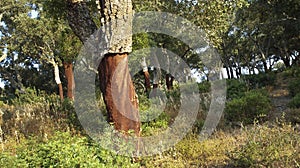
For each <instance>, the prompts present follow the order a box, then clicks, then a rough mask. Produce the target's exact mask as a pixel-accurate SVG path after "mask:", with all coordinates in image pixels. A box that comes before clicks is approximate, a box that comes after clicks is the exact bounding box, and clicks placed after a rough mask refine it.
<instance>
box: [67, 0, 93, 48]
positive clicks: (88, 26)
mask: <svg viewBox="0 0 300 168" xmlns="http://www.w3.org/2000/svg"><path fill="white" fill-rule="evenodd" d="M67 5H68V6H67V8H68V21H69V25H70V27H71V29H72V30H73V32H74V33H75V34H76V36H78V38H79V39H80V40H81V41H82V42H83V43H84V42H85V41H86V40H87V39H88V38H89V37H90V36H91V35H92V34H93V33H94V32H95V31H96V30H97V26H96V24H95V22H94V21H93V19H92V17H91V15H90V12H89V9H88V7H87V5H86V3H85V1H84V0H68V1H67Z"/></svg>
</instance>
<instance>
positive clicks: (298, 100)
mask: <svg viewBox="0 0 300 168" xmlns="http://www.w3.org/2000/svg"><path fill="white" fill-rule="evenodd" d="M288 106H289V107H290V108H300V93H298V94H296V96H295V97H293V99H292V100H291V101H290V102H289V104H288Z"/></svg>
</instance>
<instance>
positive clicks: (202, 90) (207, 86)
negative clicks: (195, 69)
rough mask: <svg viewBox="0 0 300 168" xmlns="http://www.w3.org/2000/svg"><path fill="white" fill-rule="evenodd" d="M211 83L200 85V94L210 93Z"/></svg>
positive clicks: (206, 82)
mask: <svg viewBox="0 0 300 168" xmlns="http://www.w3.org/2000/svg"><path fill="white" fill-rule="evenodd" d="M210 87H211V83H210V82H208V81H204V82H201V83H199V84H198V89H199V92H200V93H208V92H210Z"/></svg>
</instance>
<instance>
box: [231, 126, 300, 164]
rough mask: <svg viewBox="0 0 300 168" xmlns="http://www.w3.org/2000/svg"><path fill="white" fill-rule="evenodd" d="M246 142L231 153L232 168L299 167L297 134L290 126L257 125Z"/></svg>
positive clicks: (247, 135)
mask: <svg viewBox="0 0 300 168" xmlns="http://www.w3.org/2000/svg"><path fill="white" fill-rule="evenodd" d="M245 133H246V138H247V140H246V142H245V144H244V145H242V146H239V147H238V148H237V150H236V151H235V152H233V153H231V154H230V155H231V158H232V160H233V161H234V163H233V165H232V167H299V163H300V157H299V156H300V155H299V152H300V148H299V147H300V146H299V143H298V141H299V138H300V136H299V134H298V133H297V131H295V129H294V128H293V127H292V126H291V125H285V124H282V125H281V126H273V127H268V126H266V125H257V126H254V127H253V128H252V129H249V130H246V131H245Z"/></svg>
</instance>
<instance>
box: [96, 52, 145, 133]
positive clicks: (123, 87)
mask: <svg viewBox="0 0 300 168" xmlns="http://www.w3.org/2000/svg"><path fill="white" fill-rule="evenodd" d="M127 56H128V55H127V53H123V54H107V55H106V56H105V57H104V58H103V59H102V61H101V63H100V65H99V69H98V70H99V78H100V82H101V84H100V85H101V86H100V88H101V91H102V93H103V99H104V102H105V104H106V109H107V112H108V120H109V122H113V123H114V127H115V129H117V130H121V131H125V132H127V131H129V130H134V131H135V134H136V135H139V133H140V119H139V112H138V100H137V97H136V93H135V90H134V86H133V83H132V80H131V77H130V74H129V69H128V60H127Z"/></svg>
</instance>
